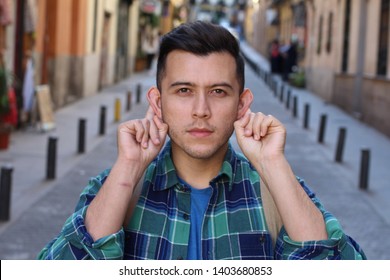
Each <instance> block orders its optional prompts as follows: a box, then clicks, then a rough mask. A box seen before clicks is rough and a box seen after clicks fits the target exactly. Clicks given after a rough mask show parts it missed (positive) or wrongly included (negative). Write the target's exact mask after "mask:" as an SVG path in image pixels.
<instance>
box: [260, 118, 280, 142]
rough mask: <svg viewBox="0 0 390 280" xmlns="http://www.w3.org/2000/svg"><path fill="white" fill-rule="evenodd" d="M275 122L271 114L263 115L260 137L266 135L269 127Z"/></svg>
mask: <svg viewBox="0 0 390 280" xmlns="http://www.w3.org/2000/svg"><path fill="white" fill-rule="evenodd" d="M276 122H277V120H276V119H275V118H274V117H273V116H272V115H268V116H265V117H264V120H263V121H262V122H261V125H260V137H264V136H266V135H267V133H268V131H269V129H270V127H272V126H275V124H276Z"/></svg>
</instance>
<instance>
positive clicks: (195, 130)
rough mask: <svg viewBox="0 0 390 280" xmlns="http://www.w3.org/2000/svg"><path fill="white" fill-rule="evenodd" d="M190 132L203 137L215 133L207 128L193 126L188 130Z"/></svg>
mask: <svg viewBox="0 0 390 280" xmlns="http://www.w3.org/2000/svg"><path fill="white" fill-rule="evenodd" d="M188 133H189V134H191V135H192V136H194V137H198V138H202V137H207V136H210V135H211V134H212V133H213V131H212V130H210V129H207V128H192V129H190V130H188Z"/></svg>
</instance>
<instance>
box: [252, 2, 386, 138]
mask: <svg viewBox="0 0 390 280" xmlns="http://www.w3.org/2000/svg"><path fill="white" fill-rule="evenodd" d="M256 2H257V3H258V5H257V7H258V8H257V11H256V13H254V15H253V16H254V17H256V16H258V17H264V15H265V16H266V19H267V20H266V21H261V20H258V22H259V23H261V22H262V24H263V25H262V26H260V27H259V28H258V30H260V31H259V32H261V33H260V34H256V33H254V34H253V36H252V38H251V40H252V44H253V45H254V46H256V48H257V49H258V50H259V51H260V52H261V53H262V54H263V55H267V53H266V51H267V48H266V46H267V45H268V44H269V42H270V36H269V34H274V38H278V39H279V40H281V41H282V42H283V41H285V40H288V39H289V38H291V36H295V37H296V38H299V42H300V44H301V46H302V47H303V48H302V49H303V52H302V53H301V54H302V57H301V62H300V66H301V67H302V68H303V69H304V70H305V76H306V86H307V88H308V89H309V90H310V91H312V92H314V93H315V94H317V95H319V96H321V97H322V98H323V99H324V100H326V101H328V102H331V103H333V104H336V105H337V106H339V107H341V108H342V109H344V110H345V111H346V112H348V113H350V114H351V115H353V116H355V117H357V118H359V119H360V120H362V121H363V122H366V123H367V124H369V125H371V126H373V127H375V128H376V129H378V130H379V131H381V132H383V133H385V134H386V135H388V136H390V122H389V120H390V110H389V109H388V108H389V107H390V94H389V92H390V53H389V52H390V48H389V43H390V34H389V33H390V28H389V24H390V4H389V2H390V1H388V0H370V1H368V0H353V1H352V0H327V1H323V0H305V1H304V0H298V1H295V0H273V1H267V0H263V1H262V0H255V1H253V3H256ZM254 7H255V6H254ZM264 24H266V26H264ZM269 30H272V32H270V31H269ZM264 38H266V40H264ZM265 41H266V42H265ZM259 46H260V47H259Z"/></svg>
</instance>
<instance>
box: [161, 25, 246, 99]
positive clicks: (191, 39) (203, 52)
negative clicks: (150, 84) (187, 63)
mask: <svg viewBox="0 0 390 280" xmlns="http://www.w3.org/2000/svg"><path fill="white" fill-rule="evenodd" d="M174 50H182V51H186V52H189V53H192V54H195V55H199V56H207V55H209V54H211V53H214V52H228V53H229V54H231V55H232V56H233V58H234V59H235V61H236V73H237V80H238V83H239V85H240V93H241V92H242V91H243V90H244V84H245V65H244V59H243V57H242V56H241V54H240V46H239V43H238V41H237V39H236V38H235V37H234V36H233V35H232V34H231V33H230V32H229V31H228V30H227V29H225V28H224V27H222V26H219V25H215V24H212V23H208V22H204V21H195V22H191V23H184V24H181V25H180V26H178V27H176V28H175V29H173V30H172V31H170V32H169V33H167V34H165V35H164V36H163V37H162V39H161V44H160V51H159V57H158V62H157V76H156V83H157V87H158V88H159V89H160V90H161V81H162V78H163V77H164V75H165V67H166V61H167V57H168V54H169V53H170V52H172V51H174Z"/></svg>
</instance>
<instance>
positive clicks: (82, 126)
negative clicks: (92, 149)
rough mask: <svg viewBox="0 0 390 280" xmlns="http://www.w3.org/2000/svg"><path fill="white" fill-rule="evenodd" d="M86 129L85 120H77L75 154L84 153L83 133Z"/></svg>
mask: <svg viewBox="0 0 390 280" xmlns="http://www.w3.org/2000/svg"><path fill="white" fill-rule="evenodd" d="M86 127H87V120H86V119H82V118H81V119H79V135H78V144H77V152H78V153H79V154H83V153H85V139H86V138H85V133H86Z"/></svg>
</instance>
